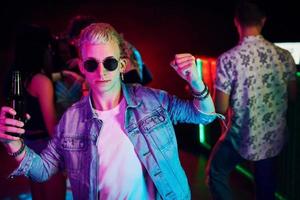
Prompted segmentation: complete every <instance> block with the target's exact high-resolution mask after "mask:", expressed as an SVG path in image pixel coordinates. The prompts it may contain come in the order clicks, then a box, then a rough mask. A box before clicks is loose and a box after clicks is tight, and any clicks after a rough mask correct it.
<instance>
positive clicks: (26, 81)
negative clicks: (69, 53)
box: [5, 24, 65, 200]
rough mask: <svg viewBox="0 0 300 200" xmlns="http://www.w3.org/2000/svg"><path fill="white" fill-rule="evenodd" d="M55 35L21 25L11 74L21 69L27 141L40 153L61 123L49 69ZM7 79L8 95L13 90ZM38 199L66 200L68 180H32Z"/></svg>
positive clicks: (35, 26) (56, 178) (56, 176)
mask: <svg viewBox="0 0 300 200" xmlns="http://www.w3.org/2000/svg"><path fill="white" fill-rule="evenodd" d="M51 42H52V38H51V34H50V32H49V30H48V29H47V28H44V27H40V26H38V25H33V24H25V25H21V26H20V27H19V29H18V32H17V35H16V42H15V49H14V52H15V56H14V65H13V67H12V68H11V69H10V72H12V71H14V70H19V71H20V72H21V75H22V81H23V85H24V98H25V103H26V110H27V112H28V113H29V114H30V120H28V121H27V122H26V126H25V127H26V134H25V139H24V142H25V144H26V145H27V146H28V147H30V148H31V149H32V150H33V151H34V152H35V153H37V154H40V153H41V152H42V150H43V149H45V148H46V146H47V144H48V142H49V139H50V138H51V137H52V136H53V132H54V128H55V125H56V124H57V118H56V112H55V106H54V91H53V85H52V82H51V79H50V78H49V77H50V76H49V73H48V72H49V71H47V69H49V67H50V65H51V64H52V60H51ZM10 77H11V76H10V73H9V74H8V76H7V81H6V84H5V85H6V86H7V87H5V88H6V89H7V91H6V96H8V91H9V90H10V84H9V78H10ZM30 188H31V194H32V198H33V199H34V200H36V199H38V200H45V199H49V200H50V199H64V198H65V178H64V176H63V175H62V173H59V174H57V175H55V176H53V177H52V178H51V179H49V180H48V181H47V182H44V183H36V182H34V181H32V180H30Z"/></svg>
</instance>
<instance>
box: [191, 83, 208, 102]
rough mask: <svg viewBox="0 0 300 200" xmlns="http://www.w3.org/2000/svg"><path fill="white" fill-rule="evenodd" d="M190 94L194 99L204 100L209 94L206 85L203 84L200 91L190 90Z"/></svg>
mask: <svg viewBox="0 0 300 200" xmlns="http://www.w3.org/2000/svg"><path fill="white" fill-rule="evenodd" d="M192 95H193V97H194V98H195V99H198V100H200V101H201V100H204V99H206V98H207V97H208V96H209V90H208V87H207V86H206V85H205V84H204V88H203V89H202V90H201V91H195V90H192Z"/></svg>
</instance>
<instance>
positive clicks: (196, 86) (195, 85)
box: [191, 80, 205, 93]
mask: <svg viewBox="0 0 300 200" xmlns="http://www.w3.org/2000/svg"><path fill="white" fill-rule="evenodd" d="M191 88H192V90H193V92H195V93H200V92H201V91H203V90H204V89H205V84H204V82H203V81H202V80H197V81H193V82H192V83H191Z"/></svg>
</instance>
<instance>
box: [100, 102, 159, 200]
mask: <svg viewBox="0 0 300 200" xmlns="http://www.w3.org/2000/svg"><path fill="white" fill-rule="evenodd" d="M125 108H126V102H125V100H124V99H122V101H121V102H120V104H119V105H118V106H116V107H115V108H113V109H111V110H106V111H98V110H96V113H97V114H98V117H99V119H101V120H102V121H103V126H102V129H101V132H100V136H99V137H100V138H99V139H98V143H97V147H98V153H99V156H100V161H99V163H100V164H99V173H98V174H99V177H98V178H99V198H100V199H101V200H116V199H130V200H131V199H132V200H135V199H143V200H144V199H155V192H154V184H153V182H152V181H151V180H150V178H147V176H148V174H147V172H146V171H145V169H143V166H142V164H141V162H140V160H139V159H138V157H137V155H136V153H135V151H134V147H133V145H132V143H131V142H130V140H129V138H128V137H127V135H126V134H125V131H124V121H125V120H124V117H125ZM147 179H148V180H147Z"/></svg>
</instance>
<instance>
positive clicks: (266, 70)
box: [215, 35, 296, 161]
mask: <svg viewBox="0 0 300 200" xmlns="http://www.w3.org/2000/svg"><path fill="white" fill-rule="evenodd" d="M295 72H296V67H295V63H294V60H293V58H292V56H291V54H290V53H289V52H288V51H287V50H284V49H281V48H279V47H278V46H275V45H274V44H272V43H270V42H268V41H267V40H265V39H264V38H263V36H261V35H258V36H247V37H244V38H243V39H242V40H241V41H240V43H239V44H238V45H237V46H235V47H234V48H232V49H231V50H229V51H227V52H225V53H224V54H222V55H221V56H220V57H219V58H218V61H217V76H216V83H215V88H216V89H217V90H220V91H222V92H224V93H226V94H228V95H230V107H231V109H232V111H233V112H232V116H231V124H230V127H229V129H228V132H227V134H226V139H228V140H230V141H231V142H232V144H233V146H234V148H235V149H236V150H237V151H238V152H239V154H240V155H241V156H242V157H243V158H245V159H248V160H254V161H255V160H261V159H265V158H270V157H273V156H276V155H277V154H278V153H279V152H280V151H281V149H282V147H283V145H284V142H285V128H286V119H285V117H286V111H287V97H288V94H287V85H288V82H289V81H291V80H294V79H295Z"/></svg>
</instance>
